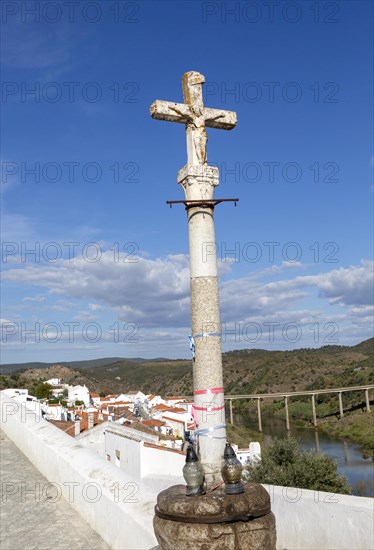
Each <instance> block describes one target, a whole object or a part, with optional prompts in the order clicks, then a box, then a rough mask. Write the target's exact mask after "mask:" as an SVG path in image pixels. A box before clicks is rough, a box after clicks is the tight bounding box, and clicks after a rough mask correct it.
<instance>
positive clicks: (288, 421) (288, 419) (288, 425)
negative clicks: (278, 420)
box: [284, 395, 290, 432]
mask: <svg viewBox="0 0 374 550" xmlns="http://www.w3.org/2000/svg"><path fill="white" fill-rule="evenodd" d="M284 408H285V411H286V430H287V431H288V432H289V431H290V418H289V415H288V397H287V395H285V397H284Z"/></svg>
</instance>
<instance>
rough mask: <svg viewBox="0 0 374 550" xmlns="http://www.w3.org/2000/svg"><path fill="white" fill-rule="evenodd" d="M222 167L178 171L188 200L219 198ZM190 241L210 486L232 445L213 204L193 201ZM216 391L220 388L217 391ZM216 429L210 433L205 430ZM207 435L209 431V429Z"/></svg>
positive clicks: (198, 396)
mask: <svg viewBox="0 0 374 550" xmlns="http://www.w3.org/2000/svg"><path fill="white" fill-rule="evenodd" d="M218 179H219V172H218V168H216V167H212V166H207V165H202V166H196V165H192V164H187V165H186V166H185V167H184V168H182V169H181V170H180V171H179V173H178V183H180V184H181V186H182V187H183V189H184V192H185V195H186V200H196V201H199V200H200V201H202V200H203V199H205V200H211V199H212V198H213V191H214V187H215V186H216V185H218ZM186 209H187V218H188V232H189V245H190V284H191V331H192V336H193V337H194V341H195V359H194V363H193V387H194V405H195V411H196V417H197V420H198V429H199V430H200V432H202V433H201V434H200V435H199V455H200V460H201V464H202V466H203V469H204V472H205V481H206V484H207V488H208V489H209V488H211V487H213V486H215V485H217V484H219V483H221V482H222V477H221V467H222V457H223V452H224V448H225V443H226V428H225V406H224V394H223V377H222V352H221V321H220V311H219V293H218V276H217V259H216V244H215V232H214V207H213V205H203V204H201V205H196V206H195V205H194V204H193V203H191V204H187V206H186ZM211 390H214V391H213V392H211ZM209 429H210V430H211V431H210V433H209V435H211V436H212V437H207V436H206V435H204V432H203V430H209ZM205 433H206V432H205Z"/></svg>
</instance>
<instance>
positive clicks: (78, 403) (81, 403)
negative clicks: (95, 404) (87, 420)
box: [75, 399, 84, 406]
mask: <svg viewBox="0 0 374 550" xmlns="http://www.w3.org/2000/svg"><path fill="white" fill-rule="evenodd" d="M75 404H76V405H77V406H78V405H84V401H80V400H79V399H77V400H76V402H75Z"/></svg>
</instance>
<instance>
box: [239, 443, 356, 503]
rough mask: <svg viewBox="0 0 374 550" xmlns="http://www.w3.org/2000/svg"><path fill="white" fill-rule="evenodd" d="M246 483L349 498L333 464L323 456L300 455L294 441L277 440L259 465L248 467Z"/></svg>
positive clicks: (310, 452)
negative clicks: (297, 488)
mask: <svg viewBox="0 0 374 550" xmlns="http://www.w3.org/2000/svg"><path fill="white" fill-rule="evenodd" d="M245 477H247V479H248V480H249V481H254V482H256V483H266V484H270V485H281V486H284V487H299V488H301V489H311V490H314V491H327V492H331V493H340V494H349V493H350V492H351V487H350V485H349V484H348V481H347V478H346V477H345V476H342V475H340V474H338V473H337V463H336V461H335V460H333V459H332V458H330V457H329V456H327V455H325V454H323V453H315V452H314V451H302V450H301V449H300V443H299V441H298V440H297V439H295V438H294V437H290V438H284V439H277V440H276V441H275V442H274V443H273V444H272V445H271V446H269V447H267V448H264V449H263V451H262V459H261V462H258V463H253V464H250V465H249V466H248V467H247V471H246V476H245Z"/></svg>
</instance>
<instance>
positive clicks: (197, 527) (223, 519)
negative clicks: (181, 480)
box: [154, 483, 276, 550]
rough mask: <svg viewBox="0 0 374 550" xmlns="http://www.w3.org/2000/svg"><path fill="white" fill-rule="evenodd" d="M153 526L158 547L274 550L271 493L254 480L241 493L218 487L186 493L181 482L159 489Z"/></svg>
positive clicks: (205, 549)
mask: <svg viewBox="0 0 374 550" xmlns="http://www.w3.org/2000/svg"><path fill="white" fill-rule="evenodd" d="M154 529H155V534H156V537H157V541H158V543H159V545H160V550H275V548H276V531H275V517H274V515H273V514H272V512H271V511H270V497H269V494H268V493H267V491H266V490H265V489H264V488H263V487H262V486H261V485H257V484H251V483H247V484H245V492H244V493H242V494H240V495H225V494H224V491H223V489H217V490H215V491H212V492H210V493H208V494H206V495H202V496H199V497H187V496H186V489H185V487H184V486H183V485H176V486H174V487H170V488H169V489H167V490H166V491H162V492H161V493H160V494H159V496H158V499H157V506H156V515H155V518H154Z"/></svg>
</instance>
